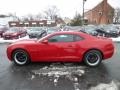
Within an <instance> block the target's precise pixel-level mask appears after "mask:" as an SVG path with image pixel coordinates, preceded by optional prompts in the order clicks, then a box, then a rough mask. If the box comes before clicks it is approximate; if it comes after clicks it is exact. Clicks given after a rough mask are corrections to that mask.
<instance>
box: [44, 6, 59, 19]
mask: <svg viewBox="0 0 120 90" xmlns="http://www.w3.org/2000/svg"><path fill="white" fill-rule="evenodd" d="M44 13H45V15H46V18H47V19H48V18H50V19H51V20H55V18H56V17H57V16H58V15H59V9H58V8H57V7H56V6H49V7H48V8H47V9H46V10H45V11H44Z"/></svg>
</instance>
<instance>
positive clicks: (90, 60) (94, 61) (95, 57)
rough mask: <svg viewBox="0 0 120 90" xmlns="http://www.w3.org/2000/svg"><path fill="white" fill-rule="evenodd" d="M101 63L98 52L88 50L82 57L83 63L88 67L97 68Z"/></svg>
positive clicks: (100, 55) (100, 56)
mask: <svg viewBox="0 0 120 90" xmlns="http://www.w3.org/2000/svg"><path fill="white" fill-rule="evenodd" d="M101 61H102V54H101V52H100V51H98V50H90V51H88V52H87V53H86V54H85V55H84V62H85V64H86V65H88V66H90V67H96V66H98V65H99V64H100V63H101Z"/></svg>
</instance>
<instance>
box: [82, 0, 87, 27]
mask: <svg viewBox="0 0 120 90" xmlns="http://www.w3.org/2000/svg"><path fill="white" fill-rule="evenodd" d="M86 1H87V0H83V20H82V25H84V24H85V22H84V18H85V14H84V12H85V9H84V6H85V2H86Z"/></svg>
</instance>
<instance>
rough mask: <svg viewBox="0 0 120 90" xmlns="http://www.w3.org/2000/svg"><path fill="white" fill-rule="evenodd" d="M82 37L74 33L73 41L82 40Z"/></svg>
mask: <svg viewBox="0 0 120 90" xmlns="http://www.w3.org/2000/svg"><path fill="white" fill-rule="evenodd" d="M83 39H84V38H82V37H80V36H78V35H74V41H80V40H83Z"/></svg>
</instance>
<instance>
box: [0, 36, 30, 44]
mask: <svg viewBox="0 0 120 90" xmlns="http://www.w3.org/2000/svg"><path fill="white" fill-rule="evenodd" d="M25 39H29V37H28V36H25V37H22V38H19V39H14V40H4V39H3V38H0V43H13V42H16V41H19V40H25Z"/></svg>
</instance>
